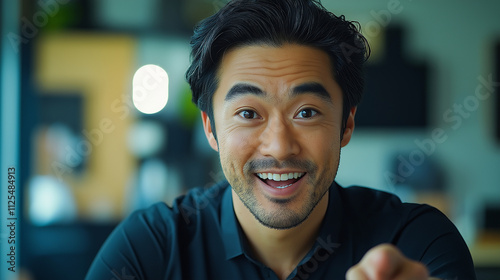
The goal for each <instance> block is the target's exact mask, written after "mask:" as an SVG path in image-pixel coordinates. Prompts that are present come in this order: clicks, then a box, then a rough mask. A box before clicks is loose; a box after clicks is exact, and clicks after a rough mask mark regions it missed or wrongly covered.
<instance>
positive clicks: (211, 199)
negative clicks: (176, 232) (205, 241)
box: [128, 181, 229, 229]
mask: <svg viewBox="0 0 500 280" xmlns="http://www.w3.org/2000/svg"><path fill="white" fill-rule="evenodd" d="M228 187H229V184H228V183H227V182H226V181H221V182H219V183H217V184H215V185H213V186H211V187H210V188H201V187H198V188H193V189H191V190H189V191H188V192H187V193H186V194H184V195H181V196H179V197H178V198H176V199H175V200H174V202H173V203H172V206H168V205H166V204H165V203H163V202H159V203H156V204H154V205H152V206H150V207H149V208H146V209H143V210H139V211H136V212H134V213H133V214H132V215H131V216H130V217H129V218H128V220H129V221H128V223H131V224H135V223H136V222H140V221H148V224H149V225H150V226H156V227H158V228H162V227H167V226H170V228H171V229H172V228H175V227H182V226H185V225H189V224H192V222H193V221H195V220H198V219H200V218H202V217H203V216H206V215H208V216H211V214H214V213H217V212H218V209H219V207H220V204H221V202H222V197H223V194H224V191H225V190H226V189H227V188H228Z"/></svg>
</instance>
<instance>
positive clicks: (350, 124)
mask: <svg viewBox="0 0 500 280" xmlns="http://www.w3.org/2000/svg"><path fill="white" fill-rule="evenodd" d="M356 110H357V107H352V108H351V110H350V112H349V116H348V117H347V122H346V125H345V129H344V135H343V137H342V142H340V146H341V147H345V146H346V145H347V144H348V143H349V141H351V136H352V132H353V131H354V115H356Z"/></svg>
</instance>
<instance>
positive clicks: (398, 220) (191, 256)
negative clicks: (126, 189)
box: [87, 0, 475, 280]
mask: <svg viewBox="0 0 500 280" xmlns="http://www.w3.org/2000/svg"><path fill="white" fill-rule="evenodd" d="M366 53H367V44H366V40H365V39H364V38H363V36H362V35H361V34H360V33H359V30H358V28H357V27H356V25H355V24H353V23H352V22H349V21H346V20H345V19H344V18H343V17H337V16H335V15H333V14H331V13H329V12H328V11H326V10H325V9H324V8H323V7H322V6H321V5H320V4H319V3H318V2H316V1H312V0H273V1H269V0H235V1H232V2H230V3H229V4H228V5H226V6H225V7H224V8H222V9H221V10H220V11H219V12H218V13H216V14H215V15H213V16H212V17H209V18H208V19H206V20H204V21H203V22H201V24H200V25H199V26H198V27H197V28H196V30H195V34H194V36H193V38H192V58H193V62H192V65H191V67H190V68H189V69H188V72H187V74H186V76H187V79H188V82H189V83H190V85H191V89H192V91H193V101H194V102H195V103H196V104H197V105H198V107H199V108H200V109H201V111H202V112H201V116H202V120H203V125H204V129H205V133H206V136H207V139H208V142H209V144H210V146H211V147H212V148H213V149H214V150H215V151H217V152H218V153H219V156H220V161H221V166H222V169H223V171H224V175H225V177H226V178H227V182H226V181H224V182H221V183H219V184H217V185H215V186H213V187H211V188H210V189H206V190H205V189H194V190H192V191H190V192H189V193H188V194H187V195H186V196H183V197H180V198H178V199H177V200H176V201H175V203H174V205H173V207H172V208H169V207H167V206H166V205H165V204H163V203H160V204H156V205H154V206H152V207H150V208H149V209H146V210H142V211H139V212H136V213H135V214H133V215H132V216H131V217H129V218H128V219H127V220H125V221H124V222H123V223H122V224H121V225H120V226H119V227H118V228H117V229H116V230H115V231H114V232H113V233H112V235H111V236H110V237H109V239H108V240H107V241H106V243H105V244H104V245H103V247H102V249H101V251H100V252H99V254H98V255H97V257H96V259H95V261H94V263H93V264H92V267H91V268H90V271H89V274H88V275H87V279H112V278H113V277H114V278H117V279H196V280H200V279H345V278H347V279H428V278H429V277H439V278H441V279H468V280H469V279H475V275H474V269H473V265H472V260H471V257H470V254H469V252H468V249H467V246H466V245H465V243H464V241H463V239H462V238H461V236H460V234H459V233H458V231H457V230H456V228H455V227H454V226H453V224H452V223H451V222H450V221H449V220H448V219H447V218H446V217H445V216H444V215H443V214H441V213H440V212H439V211H437V210H436V209H434V208H431V207H429V206H425V205H416V204H405V203H401V202H400V200H399V199H398V198H397V197H395V196H393V195H391V194H388V193H384V192H380V191H375V190H371V189H367V188H360V187H351V188H342V187H340V186H339V185H338V184H337V183H335V181H334V179H335V176H336V173H337V168H338V165H339V158H340V149H341V147H344V146H345V145H347V144H348V143H349V140H350V138H351V135H352V133H353V129H354V116H355V113H356V105H357V104H358V103H359V101H360V98H361V93H362V90H363V79H362V64H363V63H364V61H365V59H366ZM126 277H129V278H126Z"/></svg>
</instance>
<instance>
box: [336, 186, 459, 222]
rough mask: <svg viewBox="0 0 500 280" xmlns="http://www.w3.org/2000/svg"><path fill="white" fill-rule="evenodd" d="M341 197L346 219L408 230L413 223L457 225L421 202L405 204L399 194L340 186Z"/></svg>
mask: <svg viewBox="0 0 500 280" xmlns="http://www.w3.org/2000/svg"><path fill="white" fill-rule="evenodd" d="M339 196H340V199H341V201H342V205H343V211H344V214H345V215H346V216H349V217H352V218H356V219H363V220H369V221H373V222H377V223H379V226H380V225H382V224H385V223H391V224H395V225H396V224H397V226H398V227H399V228H404V227H406V226H408V225H409V224H412V223H416V222H419V223H427V224H429V223H433V222H437V221H439V222H442V223H445V224H446V225H447V226H453V224H452V223H451V222H450V221H449V219H448V218H447V217H446V216H445V215H444V214H443V213H442V212H441V211H439V210H438V209H436V208H434V207H432V206H430V205H427V204H417V203H407V202H402V201H401V200H400V199H399V197H398V196H397V195H395V194H392V193H389V192H385V191H381V190H376V189H371V188H367V187H360V186H351V187H346V188H343V187H340V186H339Z"/></svg>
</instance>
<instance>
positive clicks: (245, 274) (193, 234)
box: [86, 182, 476, 280]
mask: <svg viewBox="0 0 500 280" xmlns="http://www.w3.org/2000/svg"><path fill="white" fill-rule="evenodd" d="M328 195H329V202H328V210H327V213H326V216H325V218H324V220H323V223H322V225H321V229H320V232H319V235H318V237H317V239H316V242H315V245H314V246H313V247H312V248H311V250H310V251H309V253H308V254H307V255H306V256H305V257H304V259H303V260H302V261H301V262H300V263H299V265H298V266H297V267H296V268H295V270H294V271H293V272H292V273H291V274H290V275H288V277H287V279H345V273H346V271H347V270H348V269H349V268H350V267H351V266H353V265H355V264H357V263H358V262H359V261H360V260H361V258H362V257H363V256H364V254H365V253H366V252H367V251H368V250H369V249H371V248H372V247H374V246H376V245H379V244H381V243H392V244H394V245H395V246H397V247H398V248H399V249H400V250H401V251H402V252H403V254H404V255H406V256H407V257H409V258H411V259H413V260H417V261H420V262H422V263H424V264H425V265H426V266H427V268H428V269H429V271H430V273H431V275H432V276H434V277H439V278H442V279H466V280H474V279H476V277H475V274H474V267H473V264H472V259H471V257H470V253H469V251H468V249H467V246H466V244H465V242H464V240H463V239H462V237H461V236H460V234H459V232H458V231H457V229H456V228H455V226H454V225H453V224H452V223H451V222H450V221H449V220H448V219H447V218H446V217H445V216H444V215H443V214H442V213H441V212H439V211H438V210H436V209H435V208H432V207H430V206H428V205H419V204H410V203H402V202H401V201H400V200H399V199H398V198H397V197H396V196H394V195H392V194H389V193H386V192H382V191H377V190H372V189H369V188H362V187H349V188H342V187H340V186H339V185H338V184H337V183H335V182H334V183H333V184H332V186H331V187H330V190H329V193H328ZM250 252H251V250H249V248H248V244H247V241H246V238H245V236H244V234H243V232H242V230H241V227H240V225H239V223H238V220H237V219H236V216H235V213H234V210H233V202H232V196H231V188H230V186H229V184H228V183H227V182H221V183H219V184H217V185H215V186H213V187H211V188H209V189H201V188H197V189H193V190H191V191H190V192H189V193H188V194H186V195H185V196H182V197H179V198H178V199H176V201H175V202H174V205H173V207H172V208H170V207H168V206H167V205H165V204H164V203H158V204H155V205H153V206H151V207H150V208H148V209H145V210H140V211H137V212H135V213H134V214H132V215H131V216H130V217H129V218H127V219H126V220H124V221H123V222H122V223H121V224H120V225H119V226H118V227H117V228H116V229H115V230H114V231H113V233H112V234H111V235H110V237H109V238H108V240H107V241H106V242H105V243H104V245H103V246H102V248H101V250H100V252H99V253H98V255H97V256H96V258H95V260H94V262H93V264H92V266H91V267H90V270H89V272H88V274H87V277H86V279H89V280H99V279H106V280H109V279H124V280H132V279H194V280H204V279H231V280H233V279H251V280H255V279H276V280H277V279H279V277H278V276H277V275H276V274H275V273H274V272H273V271H272V270H271V269H270V268H268V267H266V266H265V265H264V264H262V263H260V262H259V261H257V260H255V259H254V258H253V257H252V255H251V253H250Z"/></svg>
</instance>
